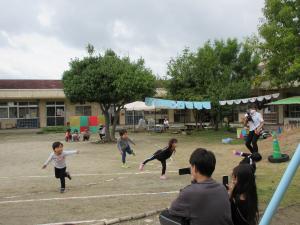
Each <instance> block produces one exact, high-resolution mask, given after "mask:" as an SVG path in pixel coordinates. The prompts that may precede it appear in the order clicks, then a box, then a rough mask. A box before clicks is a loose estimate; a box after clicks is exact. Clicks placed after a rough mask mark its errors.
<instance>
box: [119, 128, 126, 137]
mask: <svg viewBox="0 0 300 225" xmlns="http://www.w3.org/2000/svg"><path fill="white" fill-rule="evenodd" d="M126 133H127V130H126V129H123V130H120V131H119V134H120V136H121V137H122V136H123V135H124V134H126Z"/></svg>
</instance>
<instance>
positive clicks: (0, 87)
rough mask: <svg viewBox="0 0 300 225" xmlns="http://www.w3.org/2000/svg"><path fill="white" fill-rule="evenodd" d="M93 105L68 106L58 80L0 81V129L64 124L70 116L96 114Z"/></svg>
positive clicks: (99, 112) (68, 103) (98, 111)
mask: <svg viewBox="0 0 300 225" xmlns="http://www.w3.org/2000/svg"><path fill="white" fill-rule="evenodd" d="M100 114H101V110H100V107H99V105H98V104H96V103H87V104H72V103H71V102H70V101H68V100H67V99H66V97H65V94H64V92H63V85H62V81H61V80H0V128H1V129H7V128H39V127H48V126H60V125H66V124H67V122H69V118H70V116H75V115H76V116H83V115H100Z"/></svg>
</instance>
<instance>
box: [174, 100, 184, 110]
mask: <svg viewBox="0 0 300 225" xmlns="http://www.w3.org/2000/svg"><path fill="white" fill-rule="evenodd" d="M176 108H177V109H185V102H184V101H177V107H176Z"/></svg>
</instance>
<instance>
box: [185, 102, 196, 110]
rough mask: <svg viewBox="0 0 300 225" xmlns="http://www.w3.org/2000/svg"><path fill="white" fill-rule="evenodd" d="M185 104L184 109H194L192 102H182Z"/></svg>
mask: <svg viewBox="0 0 300 225" xmlns="http://www.w3.org/2000/svg"><path fill="white" fill-rule="evenodd" d="M184 103H185V107H186V108H187V109H194V103H193V102H184Z"/></svg>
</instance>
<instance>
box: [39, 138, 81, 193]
mask: <svg viewBox="0 0 300 225" xmlns="http://www.w3.org/2000/svg"><path fill="white" fill-rule="evenodd" d="M52 149H53V152H52V153H51V154H50V156H49V158H48V159H47V161H46V162H45V163H44V165H43V167H42V169H45V168H46V167H47V165H48V164H49V163H50V162H51V161H53V164H54V171H55V177H56V178H57V179H60V184H61V187H60V193H64V192H65V188H66V185H65V178H66V177H67V178H69V179H70V180H71V179H72V177H71V175H70V173H69V172H67V171H66V169H67V167H66V156H68V155H73V154H78V153H79V151H64V150H63V144H62V143H61V142H58V141H57V142H54V143H53V144H52Z"/></svg>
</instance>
